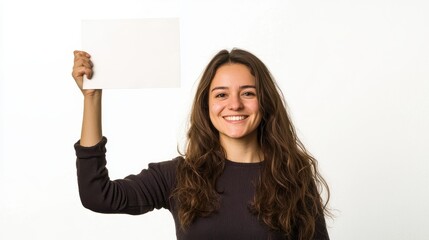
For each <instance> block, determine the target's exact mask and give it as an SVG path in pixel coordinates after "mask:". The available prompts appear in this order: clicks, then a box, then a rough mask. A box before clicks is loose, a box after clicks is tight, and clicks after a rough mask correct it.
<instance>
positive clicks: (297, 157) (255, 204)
mask: <svg viewBox="0 0 429 240" xmlns="http://www.w3.org/2000/svg"><path fill="white" fill-rule="evenodd" d="M74 55H75V61H74V67H73V73H72V75H73V78H74V79H75V81H76V83H77V84H78V86H79V88H80V90H81V91H82V93H83V95H84V114H83V125H82V133H81V139H80V141H78V142H77V143H76V144H75V150H76V155H77V171H78V183H79V193H80V197H81V201H82V203H83V205H84V206H85V207H86V208H89V209H91V210H93V211H96V212H102V213H127V214H143V213H146V212H148V211H151V210H153V209H154V208H157V209H159V208H166V209H169V210H170V211H171V213H172V215H173V218H174V221H175V224H176V235H177V239H180V240H194V239H195V240H196V239H198V240H201V239H221V240H228V239H273V240H274V239H300V240H304V239H305V240H308V239H329V236H328V233H327V230H326V225H325V219H324V216H325V215H326V214H329V212H328V211H327V209H326V204H324V203H323V200H322V198H321V196H320V191H321V190H322V189H323V188H324V189H326V190H327V193H328V199H329V190H328V186H327V185H326V183H325V181H324V180H323V178H322V177H321V176H320V174H319V172H318V170H317V162H316V160H315V159H314V158H313V157H312V156H311V155H310V154H309V153H308V152H307V151H306V150H305V148H304V146H303V145H302V144H301V142H300V141H299V139H298V137H297V135H296V133H295V130H294V127H293V125H292V123H291V121H290V118H289V116H288V114H287V112H286V108H285V104H284V101H283V97H282V94H281V92H280V90H279V89H278V87H277V85H276V83H275V82H274V80H273V78H272V76H271V74H270V72H269V71H268V69H267V67H266V66H265V65H264V64H263V63H262V62H261V61H260V60H259V59H258V58H257V57H256V56H254V55H253V54H251V53H249V52H247V51H244V50H240V49H234V50H232V51H231V52H228V51H227V50H222V51H220V52H219V53H218V54H216V55H215V56H214V58H213V59H212V60H211V61H210V63H209V64H208V66H207V68H206V69H205V71H204V73H203V76H202V78H201V80H200V83H199V85H198V89H197V91H196V95H195V99H194V103H193V108H192V112H191V117H190V127H189V130H188V141H187V146H186V151H185V153H184V155H183V156H180V157H177V158H175V159H173V160H170V161H165V162H159V163H152V164H149V168H148V169H144V170H143V171H142V172H141V173H140V174H138V175H130V176H128V177H126V178H125V179H118V180H115V181H111V180H110V178H109V176H108V172H107V169H106V167H105V165H106V158H105V152H106V149H105V145H106V142H107V139H106V138H105V137H103V135H102V130H101V129H102V128H101V96H102V91H101V90H84V89H82V77H83V75H84V74H85V75H86V76H87V77H88V78H91V76H92V62H91V60H90V55H89V54H88V53H85V52H82V51H75V52H74Z"/></svg>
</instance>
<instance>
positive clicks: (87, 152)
mask: <svg viewBox="0 0 429 240" xmlns="http://www.w3.org/2000/svg"><path fill="white" fill-rule="evenodd" d="M106 143H107V138H106V137H104V136H103V137H102V138H101V140H100V142H98V143H97V144H95V145H94V146H91V147H84V146H81V145H80V140H79V141H77V142H76V143H75V144H74V149H75V151H76V157H77V158H91V157H98V156H105V155H106Z"/></svg>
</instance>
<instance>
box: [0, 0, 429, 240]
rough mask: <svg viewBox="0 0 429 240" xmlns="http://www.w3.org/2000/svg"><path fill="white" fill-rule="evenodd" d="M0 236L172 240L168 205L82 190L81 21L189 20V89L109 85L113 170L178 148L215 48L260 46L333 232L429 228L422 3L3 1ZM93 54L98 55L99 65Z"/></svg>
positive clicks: (426, 20) (184, 58)
mask: <svg viewBox="0 0 429 240" xmlns="http://www.w3.org/2000/svg"><path fill="white" fill-rule="evenodd" d="M0 7H1V11H2V13H1V16H2V20H1V21H2V31H1V43H2V51H1V54H0V56H1V62H0V63H1V65H0V67H1V68H0V70H1V71H2V80H1V85H0V87H1V99H0V100H1V102H0V103H1V145H0V150H1V155H0V156H1V161H0V174H1V175H0V188H1V189H0V217H1V219H0V239H7V240H8V239H139V238H140V239H175V232H174V225H173V220H172V218H171V216H170V213H169V212H168V211H166V210H160V211H155V212H152V213H149V214H146V215H141V216H127V215H104V214H97V213H93V212H90V211H89V210H86V209H84V208H83V207H82V206H81V204H80V200H79V196H78V190H77V183H76V173H75V155H74V149H73V144H74V142H75V141H77V140H78V138H79V136H80V124H81V117H82V103H83V101H82V97H81V94H80V92H79V90H78V89H77V87H76V86H75V83H74V82H73V80H72V77H71V68H72V63H73V54H72V52H73V50H74V49H79V48H80V37H81V36H80V26H81V25H80V23H81V20H82V19H106V18H110V19H119V18H145V17H180V20H181V54H182V55H181V67H182V73H181V79H182V85H181V88H177V89H140V90H108V91H105V92H104V94H103V97H104V126H103V127H104V135H105V136H107V137H108V139H109V143H108V146H107V147H108V161H109V162H108V167H109V170H110V174H111V177H112V178H122V177H125V176H126V175H128V174H131V173H138V172H140V170H141V169H142V168H145V167H146V166H147V164H148V163H149V162H156V161H162V160H168V159H171V158H173V157H175V156H177V152H176V146H177V145H179V147H181V146H183V141H184V139H185V132H186V126H187V118H188V113H189V109H190V101H191V99H192V97H193V92H194V88H195V84H196V82H197V81H198V78H199V76H200V74H201V72H202V70H203V68H204V66H205V65H206V64H207V63H208V61H209V59H210V58H211V57H212V56H213V55H214V54H215V53H216V52H217V51H218V50H220V49H222V48H227V49H231V48H232V47H240V48H243V49H247V50H249V51H251V52H253V53H255V54H256V55H257V56H259V57H260V58H261V59H262V60H263V61H264V62H265V63H266V64H267V65H268V67H269V68H270V69H271V71H272V73H273V75H274V76H275V77H276V79H277V81H278V83H279V85H280V86H281V88H282V89H283V91H284V94H285V97H286V100H287V102H288V106H289V109H290V112H291V115H292V118H293V120H294V123H295V125H296V127H297V130H298V132H299V134H300V136H301V138H302V140H303V142H304V143H305V145H306V146H307V148H308V149H309V150H310V152H312V154H313V155H314V156H315V157H316V158H317V159H318V160H319V164H320V169H321V171H322V173H323V175H324V176H325V177H326V179H327V181H328V183H329V185H330V187H331V191H332V198H331V202H330V206H331V208H333V209H334V214H335V215H336V217H335V219H334V220H329V219H328V225H329V233H330V236H331V239H356V240H361V239H370V240H372V239H373V240H379V239H389V240H403V239H419V240H423V239H428V238H429V224H428V220H427V219H428V217H429V204H427V202H428V198H429V151H428V150H429V127H428V123H429V14H428V12H429V2H427V1H425V0H420V1H419V0H393V1H383V0H351V1H342V0H329V1H319V0H304V1H302V0H301V1H280V0H279V1H274V0H270V1H267V0H264V1H249V0H241V1H231V0H222V1H219V0H218V1H201V0H181V1H178V0H176V1H172V0H171V1H160V0H145V1H142V0H122V1H120V2H119V1H106V0H104V1H101V0H98V1H83V0H75V1H67V2H65V1H54V0H39V1H30V0H3V2H2V6H0ZM95 64H96V63H95Z"/></svg>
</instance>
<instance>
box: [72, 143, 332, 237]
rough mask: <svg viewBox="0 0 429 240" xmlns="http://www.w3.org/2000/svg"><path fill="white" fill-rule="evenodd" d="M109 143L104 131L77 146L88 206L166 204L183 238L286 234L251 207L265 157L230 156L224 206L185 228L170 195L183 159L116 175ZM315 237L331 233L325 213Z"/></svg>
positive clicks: (105, 209)
mask: <svg viewBox="0 0 429 240" xmlns="http://www.w3.org/2000/svg"><path fill="white" fill-rule="evenodd" d="M106 143H107V139H106V138H105V137H103V139H102V140H101V141H100V142H99V143H98V144H97V145H95V146H93V147H82V146H80V144H79V142H77V143H76V144H75V146H74V147H75V150H76V156H77V176H78V184H79V194H80V198H81V201H82V204H83V205H84V206H85V207H86V208H88V209H91V210H92V211H95V212H101V213H127V214H133V215H136V214H143V213H146V212H149V211H152V210H153V209H155V208H156V209H160V208H166V209H168V210H169V211H170V212H171V213H172V215H173V218H174V221H175V223H176V235H177V239H179V240H201V239H205V240H206V239H207V240H209V239H212V240H229V239H231V240H232V239H234V240H235V239H237V240H242V239H249V240H251V239H255V240H256V239H258V240H260V239H271V240H277V239H286V238H285V237H284V236H283V234H282V233H279V232H272V231H270V230H269V229H268V227H267V226H266V225H264V224H262V223H261V222H260V221H258V219H257V217H256V216H254V215H252V214H251V213H250V212H249V210H248V206H249V203H250V201H251V200H252V198H253V196H254V194H255V185H254V182H255V181H256V179H257V178H258V176H259V173H260V169H261V166H262V164H263V163H236V162H232V161H228V160H227V161H226V164H225V170H224V172H223V174H222V175H221V177H220V178H219V180H218V183H217V186H218V188H219V190H220V191H221V194H220V197H221V205H220V209H219V211H218V212H217V213H216V214H214V215H212V216H210V217H207V218H198V219H196V220H195V221H194V222H193V223H192V224H191V226H190V227H189V229H187V231H186V232H184V231H182V230H181V228H180V227H179V223H178V218H177V208H176V207H175V204H174V200H173V199H172V198H170V194H171V191H172V190H173V189H174V187H175V184H176V166H177V163H178V162H179V161H182V160H183V159H182V158H181V157H178V158H175V159H173V160H170V161H165V162H159V163H151V164H149V168H148V169H144V170H142V171H141V173H139V174H137V175H130V176H128V177H126V178H125V179H118V180H114V181H111V180H110V178H109V174H108V171H107V168H106V157H105V153H106V148H105V145H106ZM314 239H318V240H319V239H320V240H325V239H329V237H328V233H327V230H326V226H325V221H324V219H323V218H321V220H320V221H319V222H318V224H317V226H316V235H315V238H314Z"/></svg>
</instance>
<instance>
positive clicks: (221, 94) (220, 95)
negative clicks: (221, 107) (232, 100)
mask: <svg viewBox="0 0 429 240" xmlns="http://www.w3.org/2000/svg"><path fill="white" fill-rule="evenodd" d="M224 97H226V94H225V93H219V94H216V96H215V98H224Z"/></svg>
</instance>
